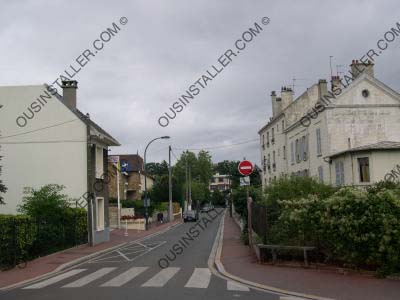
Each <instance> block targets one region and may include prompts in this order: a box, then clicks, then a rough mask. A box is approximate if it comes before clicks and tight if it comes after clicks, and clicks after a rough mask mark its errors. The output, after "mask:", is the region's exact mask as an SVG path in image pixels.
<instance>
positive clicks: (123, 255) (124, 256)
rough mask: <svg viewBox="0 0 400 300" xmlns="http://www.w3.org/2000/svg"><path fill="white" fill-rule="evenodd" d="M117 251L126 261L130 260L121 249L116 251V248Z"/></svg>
mask: <svg viewBox="0 0 400 300" xmlns="http://www.w3.org/2000/svg"><path fill="white" fill-rule="evenodd" d="M117 253H118V254H119V255H121V256H122V257H123V258H125V259H126V260H127V261H130V259H129V258H128V257H126V255H125V254H123V253H122V252H121V251H118V250H117Z"/></svg>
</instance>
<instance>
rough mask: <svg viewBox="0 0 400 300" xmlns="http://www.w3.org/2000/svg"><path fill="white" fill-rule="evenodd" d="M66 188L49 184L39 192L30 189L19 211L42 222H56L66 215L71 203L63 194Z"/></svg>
mask: <svg viewBox="0 0 400 300" xmlns="http://www.w3.org/2000/svg"><path fill="white" fill-rule="evenodd" d="M64 188H65V187H64V186H62V185H58V184H48V185H45V186H43V187H42V188H40V189H38V190H37V189H33V188H32V189H30V190H29V191H26V192H24V194H25V195H24V197H23V200H22V204H20V205H19V208H18V211H19V212H21V213H24V214H27V215H29V216H30V217H33V218H37V219H41V220H49V219H51V220H55V219H57V218H59V217H60V216H62V215H63V214H64V212H65V210H66V209H67V208H69V206H70V205H69V204H70V203H71V199H70V198H69V197H68V196H67V195H64V194H62V193H61V192H62V191H63V189H64Z"/></svg>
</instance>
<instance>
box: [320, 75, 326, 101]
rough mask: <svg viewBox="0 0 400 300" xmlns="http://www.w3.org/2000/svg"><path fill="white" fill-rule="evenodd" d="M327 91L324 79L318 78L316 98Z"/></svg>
mask: <svg viewBox="0 0 400 300" xmlns="http://www.w3.org/2000/svg"><path fill="white" fill-rule="evenodd" d="M327 93H328V83H327V82H326V80H325V79H320V80H318V99H321V98H322V96H323V95H326V94H327Z"/></svg>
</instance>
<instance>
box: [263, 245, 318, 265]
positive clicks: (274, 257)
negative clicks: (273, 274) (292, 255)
mask: <svg viewBox="0 0 400 300" xmlns="http://www.w3.org/2000/svg"><path fill="white" fill-rule="evenodd" d="M257 247H258V248H259V249H260V252H261V249H269V250H271V254H272V262H273V263H274V264H275V263H276V260H277V256H278V255H277V250H300V251H303V255H304V265H305V266H306V267H308V256H307V251H312V250H314V249H315V247H308V246H282V245H264V244H258V245H257ZM260 256H261V253H260Z"/></svg>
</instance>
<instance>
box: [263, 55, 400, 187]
mask: <svg viewBox="0 0 400 300" xmlns="http://www.w3.org/2000/svg"><path fill="white" fill-rule="evenodd" d="M350 68H351V69H350V71H349V75H344V77H343V78H340V77H338V76H333V77H332V78H331V87H330V89H328V84H327V81H326V80H324V79H320V80H319V81H318V83H316V84H314V85H312V86H311V87H309V88H307V90H306V91H305V92H304V93H303V94H301V95H300V96H299V97H298V98H297V99H295V100H293V91H292V90H291V89H290V88H287V87H283V88H282V89H281V94H280V97H278V96H277V94H276V92H275V91H272V93H271V102H272V112H273V115H272V117H271V118H270V119H269V121H268V122H267V124H265V125H264V126H263V127H262V128H261V129H260V130H259V132H258V133H259V135H260V148H261V161H262V168H263V173H262V184H263V186H266V185H268V184H269V183H270V182H271V181H273V180H274V179H277V178H278V177H280V176H283V175H300V176H313V177H316V178H318V179H319V180H320V181H322V182H325V183H329V184H333V185H356V186H365V185H370V184H372V183H374V182H377V181H380V180H383V179H384V177H385V174H386V173H387V172H390V171H391V169H392V168H393V166H395V165H396V163H399V162H400V143H399V142H400V95H399V93H397V92H396V91H394V90H393V89H391V88H390V87H388V86H387V85H385V84H384V83H383V82H381V81H379V80H378V79H376V78H375V76H374V65H373V64H372V63H371V62H364V63H363V62H359V61H355V60H354V61H353V62H352V64H351V65H350Z"/></svg>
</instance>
